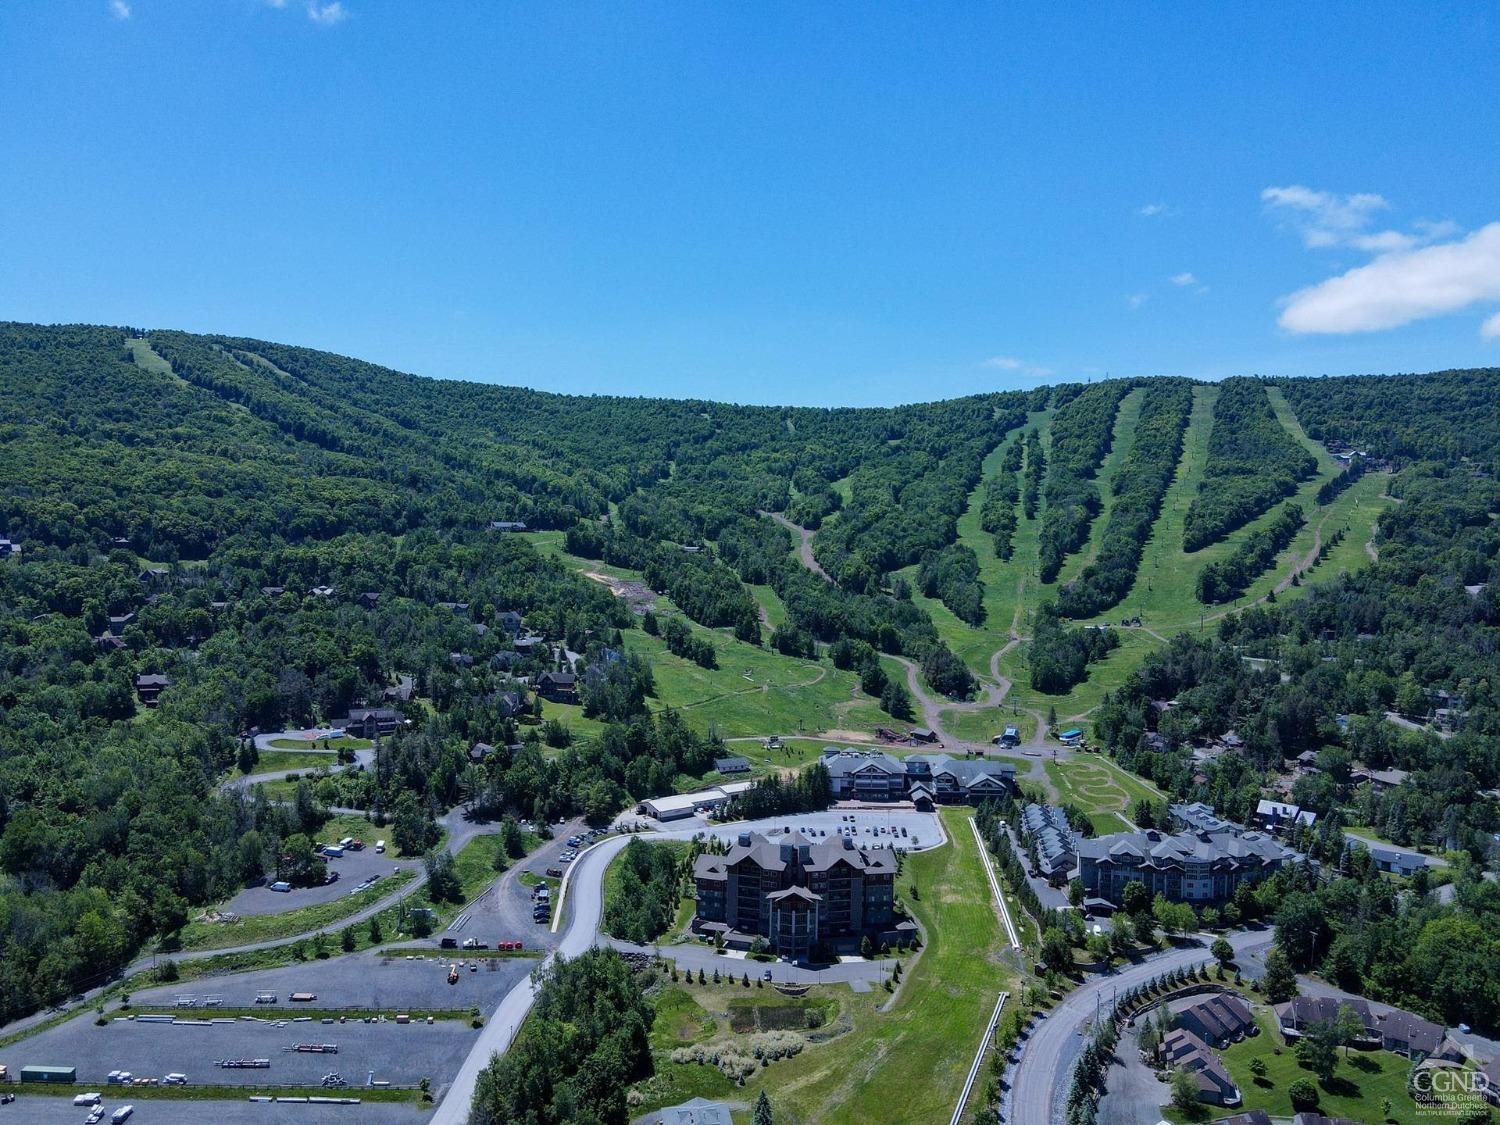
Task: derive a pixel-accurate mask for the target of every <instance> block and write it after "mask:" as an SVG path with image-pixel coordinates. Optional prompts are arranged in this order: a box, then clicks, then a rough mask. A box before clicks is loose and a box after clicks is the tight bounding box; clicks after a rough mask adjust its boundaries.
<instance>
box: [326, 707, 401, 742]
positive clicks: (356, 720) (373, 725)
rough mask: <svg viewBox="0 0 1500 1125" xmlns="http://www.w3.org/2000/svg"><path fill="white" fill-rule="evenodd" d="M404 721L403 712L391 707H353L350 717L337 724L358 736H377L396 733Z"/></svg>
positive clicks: (350, 710)
mask: <svg viewBox="0 0 1500 1125" xmlns="http://www.w3.org/2000/svg"><path fill="white" fill-rule="evenodd" d="M404 721H405V720H404V718H403V717H402V715H401V712H400V711H397V710H395V709H393V708H390V707H351V708H350V709H349V717H348V718H347V719H345V720H344V721H343V722H342V723H338V724H335V725H337V726H342V727H343V728H344V730H345V731H346V732H347V733H349V734H351V735H353V736H354V737H356V738H375V737H376V736H377V735H389V734H395V733H396V729H397V728H398V727H400V726H401V724H402V723H403V722H404Z"/></svg>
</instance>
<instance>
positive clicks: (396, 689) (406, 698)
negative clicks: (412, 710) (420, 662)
mask: <svg viewBox="0 0 1500 1125" xmlns="http://www.w3.org/2000/svg"><path fill="white" fill-rule="evenodd" d="M416 686H417V681H416V680H415V679H414V678H413V677H411V676H405V675H400V674H398V675H397V676H396V682H395V683H394V684H393V685H391V686H390V687H388V688H386V689H385V690H384V691H383V692H381V693H380V694H381V697H382V698H384V699H388V700H391V701H393V702H399V703H408V702H410V701H411V694H412V692H413V691H414V690H416Z"/></svg>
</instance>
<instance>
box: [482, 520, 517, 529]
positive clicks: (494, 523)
mask: <svg viewBox="0 0 1500 1125" xmlns="http://www.w3.org/2000/svg"><path fill="white" fill-rule="evenodd" d="M490 530H491V531H525V530H526V521H525V520H491V521H490Z"/></svg>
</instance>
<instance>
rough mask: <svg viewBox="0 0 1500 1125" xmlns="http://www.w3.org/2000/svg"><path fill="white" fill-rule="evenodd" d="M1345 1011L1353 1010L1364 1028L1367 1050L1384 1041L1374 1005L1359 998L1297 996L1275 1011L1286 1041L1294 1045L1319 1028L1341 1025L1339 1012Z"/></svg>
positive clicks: (1277, 1007)
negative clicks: (1309, 1032)
mask: <svg viewBox="0 0 1500 1125" xmlns="http://www.w3.org/2000/svg"><path fill="white" fill-rule="evenodd" d="M1345 1008H1348V1009H1350V1010H1352V1011H1353V1012H1354V1014H1355V1015H1356V1016H1358V1017H1359V1022H1360V1023H1362V1024H1363V1025H1364V1028H1365V1034H1364V1036H1363V1037H1362V1042H1363V1043H1364V1044H1365V1045H1366V1046H1374V1045H1375V1043H1376V1042H1377V1041H1378V1040H1379V1039H1380V1032H1379V1030H1378V1028H1379V1021H1378V1020H1377V1019H1376V1017H1375V1013H1374V1012H1373V1011H1371V1009H1370V1005H1369V1004H1368V1003H1366V1002H1365V1001H1364V1000H1361V999H1359V998H1358V997H1352V998H1345V999H1338V998H1336V997H1332V996H1294V997H1292V999H1290V1000H1288V1001H1287V1002H1286V1003H1285V1004H1277V1005H1276V1006H1275V1008H1274V1009H1273V1010H1274V1011H1275V1013H1276V1024H1277V1026H1278V1027H1279V1028H1280V1029H1281V1036H1282V1038H1283V1039H1285V1040H1286V1041H1287V1042H1288V1043H1290V1042H1292V1041H1293V1040H1294V1039H1298V1038H1300V1037H1301V1036H1302V1035H1303V1034H1304V1033H1305V1032H1306V1031H1307V1030H1308V1029H1309V1028H1312V1027H1315V1026H1316V1025H1318V1024H1329V1025H1332V1024H1335V1023H1337V1022H1338V1017H1339V1012H1340V1011H1341V1010H1342V1009H1345Z"/></svg>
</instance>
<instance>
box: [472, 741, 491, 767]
mask: <svg viewBox="0 0 1500 1125" xmlns="http://www.w3.org/2000/svg"><path fill="white" fill-rule="evenodd" d="M494 752H495V748H494V747H493V746H491V745H490V744H489V743H488V742H476V743H474V745H473V746H470V747H469V760H470V761H471V762H482V761H484V760H485V759H486V758H488V757H489V756H490V755H492V754H493V753H494Z"/></svg>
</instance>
